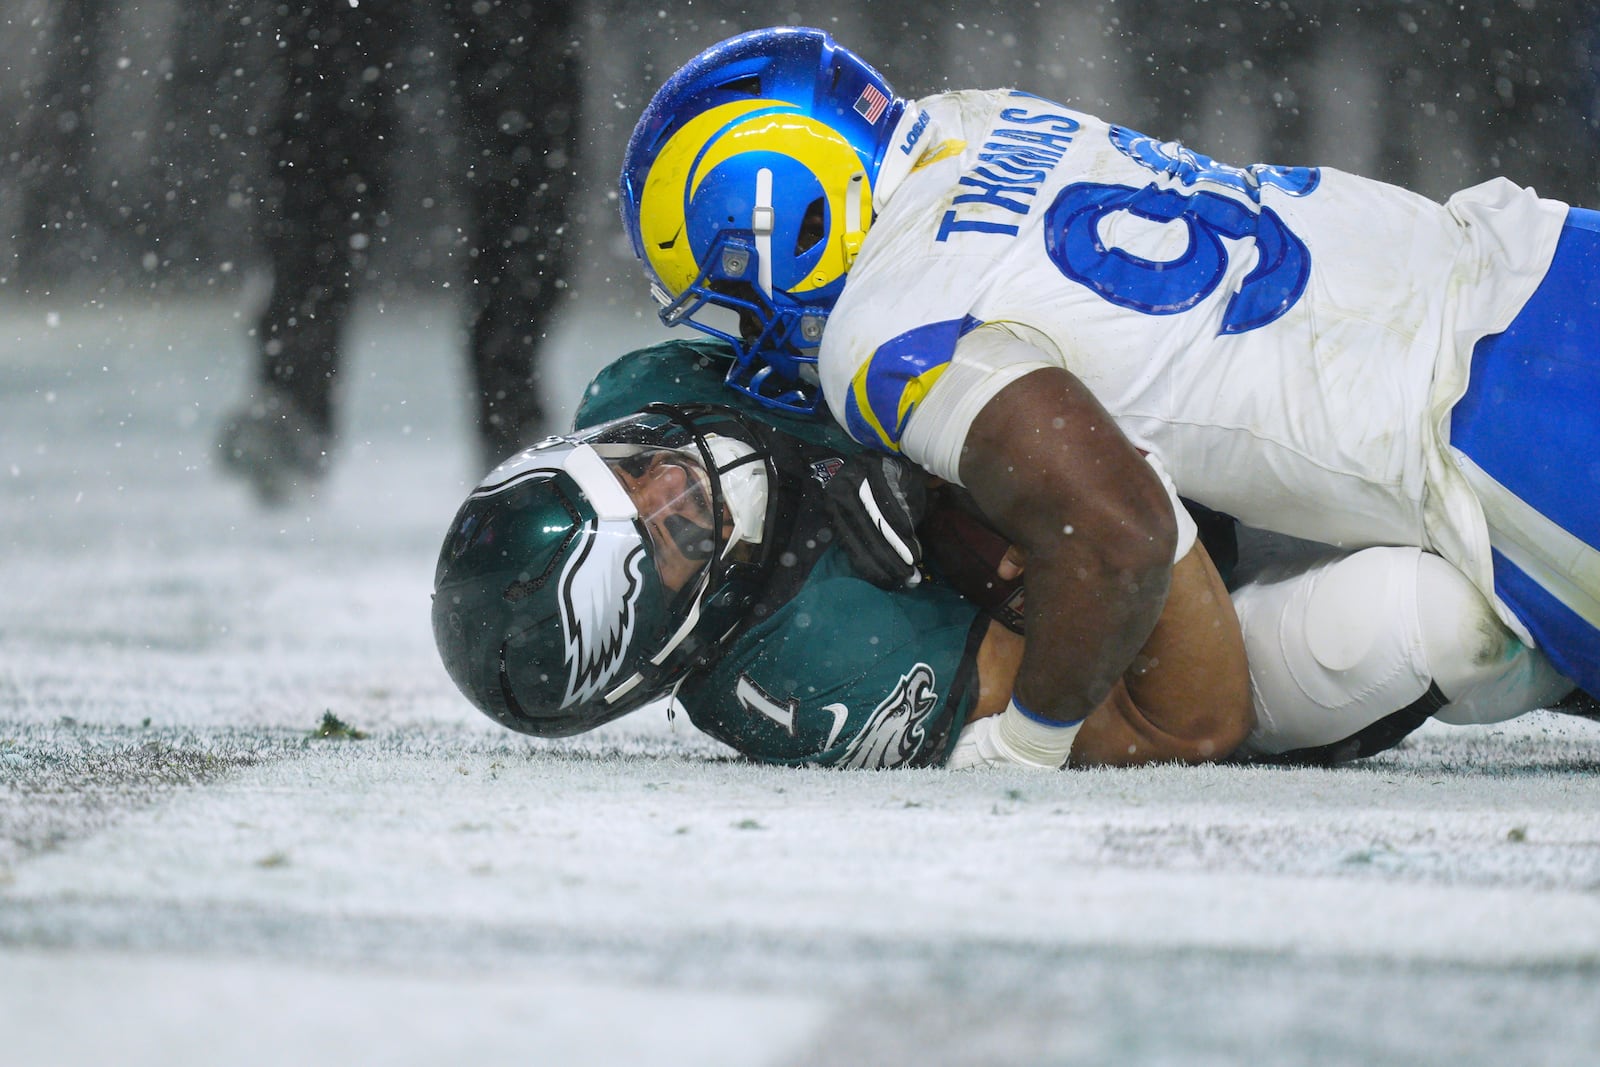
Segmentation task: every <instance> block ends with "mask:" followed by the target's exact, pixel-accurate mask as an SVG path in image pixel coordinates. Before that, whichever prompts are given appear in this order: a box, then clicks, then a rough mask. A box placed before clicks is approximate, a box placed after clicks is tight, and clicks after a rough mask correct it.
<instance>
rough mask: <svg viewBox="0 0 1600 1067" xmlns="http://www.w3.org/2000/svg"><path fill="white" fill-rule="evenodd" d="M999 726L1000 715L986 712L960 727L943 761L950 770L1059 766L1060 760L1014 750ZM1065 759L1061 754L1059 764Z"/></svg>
mask: <svg viewBox="0 0 1600 1067" xmlns="http://www.w3.org/2000/svg"><path fill="white" fill-rule="evenodd" d="M999 726H1000V716H999V715H988V716H985V717H984V718H982V719H973V720H972V721H971V722H969V723H967V725H966V726H964V727H962V729H961V736H960V737H958V738H957V739H956V747H955V748H954V749H953V750H952V751H951V753H950V758H949V759H948V760H946V761H945V766H946V767H948V768H950V769H951V770H953V771H964V770H970V769H972V768H974V767H1026V768H1027V769H1028V770H1030V771H1056V770H1060V769H1061V764H1060V763H1058V764H1051V763H1047V762H1040V761H1038V760H1035V759H1029V758H1028V757H1026V756H1024V755H1023V754H1021V753H1019V752H1018V751H1016V749H1014V748H1013V747H1012V746H1010V745H1008V744H1007V743H1006V740H1005V733H1004V731H1002V730H1000V729H999ZM1066 761H1067V758H1066V756H1065V755H1063V756H1062V757H1061V763H1065V762H1066Z"/></svg>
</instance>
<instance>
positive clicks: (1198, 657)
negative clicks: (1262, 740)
mask: <svg viewBox="0 0 1600 1067" xmlns="http://www.w3.org/2000/svg"><path fill="white" fill-rule="evenodd" d="M1254 725H1255V712H1254V708H1253V706H1252V704H1251V700H1250V675H1249V670H1248V668H1247V666H1246V664H1245V653H1244V638H1243V637H1242V635H1241V634H1240V631H1239V620H1238V617H1237V616H1236V615H1235V614H1234V610H1233V601H1232V600H1230V599H1229V598H1228V592H1227V589H1226V588H1225V587H1224V586H1223V584H1222V578H1221V576H1219V575H1218V574H1217V570H1216V567H1214V566H1213V565H1212V563H1211V557H1210V556H1208V555H1207V554H1206V551H1205V548H1204V547H1203V546H1201V545H1199V544H1196V545H1195V547H1194V549H1193V550H1192V551H1190V552H1189V554H1188V555H1187V556H1185V557H1184V558H1183V559H1182V560H1180V561H1179V562H1178V565H1177V566H1176V567H1175V568H1173V574H1172V587H1171V591H1170V592H1169V593H1168V595H1167V604H1166V608H1165V610H1164V611H1163V612H1162V613H1161V618H1160V620H1159V621H1157V623H1156V627H1155V629H1154V630H1153V631H1152V632H1151V634H1150V639H1149V640H1148V641H1146V642H1145V645H1144V647H1143V648H1142V649H1141V650H1140V652H1139V655H1138V656H1136V657H1135V658H1134V663H1133V666H1132V667H1131V668H1130V669H1129V670H1128V671H1127V673H1126V674H1124V675H1123V684H1121V685H1119V686H1117V687H1116V688H1115V689H1114V690H1113V692H1112V694H1111V696H1110V697H1109V698H1108V699H1107V700H1106V701H1105V702H1104V703H1102V704H1101V706H1100V707H1098V708H1096V709H1095V710H1094V712H1092V713H1091V714H1090V715H1089V717H1088V719H1086V720H1085V721H1084V724H1083V728H1082V729H1081V730H1079V731H1078V736H1077V738H1076V739H1074V741H1073V744H1072V757H1071V764H1072V766H1074V767H1092V766H1108V765H1109V766H1126V765H1130V764H1137V763H1153V762H1164V761H1181V762H1185V763H1201V762H1206V761H1209V760H1217V759H1222V758H1223V757H1225V756H1227V755H1229V754H1230V753H1231V752H1232V751H1233V750H1234V749H1235V748H1236V747H1237V746H1238V745H1239V743H1240V742H1241V741H1243V740H1244V738H1245V737H1246V736H1247V735H1248V734H1249V732H1250V730H1251V728H1252V727H1253V726H1254Z"/></svg>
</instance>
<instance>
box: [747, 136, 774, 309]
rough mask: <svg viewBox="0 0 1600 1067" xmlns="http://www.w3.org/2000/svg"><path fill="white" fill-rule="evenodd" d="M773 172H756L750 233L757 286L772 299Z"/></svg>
mask: <svg viewBox="0 0 1600 1067" xmlns="http://www.w3.org/2000/svg"><path fill="white" fill-rule="evenodd" d="M773 218H774V216H773V211H772V171H770V170H768V169H767V168H766V167H762V168H761V169H760V170H758V171H757V172H756V206H755V207H754V208H752V209H751V211H750V232H751V233H752V234H753V235H754V236H755V239H756V284H757V285H759V286H760V287H761V292H762V293H763V294H764V295H765V296H766V298H767V299H768V300H771V299H772V225H773Z"/></svg>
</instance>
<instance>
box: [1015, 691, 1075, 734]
mask: <svg viewBox="0 0 1600 1067" xmlns="http://www.w3.org/2000/svg"><path fill="white" fill-rule="evenodd" d="M1011 706H1012V707H1013V708H1015V709H1016V711H1017V714H1019V715H1021V716H1022V717H1023V718H1024V719H1027V720H1028V721H1030V722H1036V723H1038V724H1039V725H1040V726H1053V727H1055V728H1056V729H1060V730H1065V729H1068V728H1070V727H1073V726H1079V725H1082V723H1083V719H1081V718H1080V719H1073V720H1072V721H1071V722H1062V721H1061V720H1060V719H1050V718H1046V717H1045V716H1043V715H1040V714H1039V713H1038V712H1036V711H1029V710H1028V709H1027V708H1025V707H1023V706H1022V701H1020V700H1018V699H1017V695H1016V694H1015V693H1012V694H1011Z"/></svg>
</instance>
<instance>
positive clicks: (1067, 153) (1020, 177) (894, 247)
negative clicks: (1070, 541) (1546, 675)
mask: <svg viewBox="0 0 1600 1067" xmlns="http://www.w3.org/2000/svg"><path fill="white" fill-rule="evenodd" d="M874 201H875V203H874V206H875V208H876V209H877V212H878V214H877V218H876V220H875V221H874V223H873V225H872V228H871V230H870V231H869V232H868V235H867V239H866V242H865V244H864V246H863V248H862V251H861V255H860V256H859V258H858V259H857V260H856V262H855V263H854V265H853V266H852V268H851V270H850V274H849V279H848V281H847V283H846V285H845V288H844V291H843V293H842V295H841V296H840V298H839V301H838V303H837V305H836V307H835V308H834V310H833V313H832V314H831V315H830V317H829V319H828V325H827V328H826V330H825V331H824V334H823V340H822V347H821V351H820V355H819V363H820V368H819V369H820V373H821V378H822V384H823V389H824V392H825V394H826V397H827V400H828V403H829V406H830V407H831V408H832V410H833V411H834V412H835V413H836V415H837V417H838V418H839V420H840V421H841V422H842V423H843V424H844V425H845V428H846V429H847V430H849V432H850V433H851V435H852V436H854V437H855V438H856V439H857V440H860V441H862V442H864V443H867V444H870V445H875V446H877V447H879V448H887V449H891V450H897V451H903V452H904V453H905V454H906V455H907V456H909V457H910V458H911V459H913V460H914V461H916V462H917V463H919V464H920V465H922V466H924V467H926V468H927V469H929V470H930V471H932V472H933V473H934V474H937V475H939V476H941V477H944V478H947V479H950V480H953V481H959V480H960V471H959V457H960V450H961V445H962V443H963V441H964V440H965V438H966V435H967V430H968V428H969V427H970V425H971V422H972V419H973V418H974V417H975V416H976V415H977V413H978V411H979V410H980V409H981V408H982V407H983V406H984V405H985V404H986V403H987V402H988V401H989V400H990V399H991V398H993V396H994V395H995V394H996V393H998V392H999V391H1000V390H1001V389H1003V388H1004V387H1005V386H1006V385H1008V384H1010V383H1011V382H1012V381H1015V380H1016V379H1017V378H1019V377H1021V376H1022V375H1024V374H1027V373H1030V372H1031V371H1033V370H1035V369H1038V368H1039V367H1042V366H1059V367H1064V368H1066V369H1067V370H1069V371H1071V372H1072V373H1073V374H1074V375H1076V376H1077V377H1078V378H1079V379H1080V380H1081V381H1082V382H1083V383H1084V384H1085V385H1086V386H1087V387H1088V388H1089V389H1090V390H1091V391H1092V392H1093V393H1094V395H1095V397H1096V398H1097V399H1098V400H1099V401H1100V403H1101V404H1103V405H1104V406H1105V407H1106V408H1107V410H1109V411H1110V412H1111V414H1112V416H1113V417H1114V418H1115V419H1116V421H1117V424H1118V425H1119V426H1120V427H1121V429H1122V430H1123V432H1124V433H1125V434H1126V435H1127V436H1128V437H1129V439H1131V440H1132V442H1133V443H1134V444H1135V445H1136V446H1137V447H1139V448H1141V449H1144V450H1145V451H1147V452H1150V453H1153V454H1154V455H1156V456H1158V457H1159V459H1160V462H1161V465H1162V466H1163V467H1165V469H1166V470H1167V472H1168V473H1169V474H1170V475H1171V476H1172V479H1173V480H1174V481H1175V482H1176V484H1177V487H1178V490H1179V492H1180V493H1181V494H1182V495H1183V496H1185V497H1188V498H1190V499H1192V500H1195V501H1198V502H1199V503H1202V504H1204V505H1206V506H1208V507H1211V508H1215V509H1217V510H1219V511H1224V512H1227V513H1228V514H1231V515H1234V516H1236V517H1237V518H1238V519H1240V520H1241V521H1242V522H1244V523H1246V524H1248V525H1251V526H1255V527H1259V528H1262V529H1267V530H1275V531H1279V532H1282V533H1286V534H1291V535H1294V536H1298V537H1303V538H1308V539H1311V540H1315V541H1320V542H1324V543H1328V544H1335V545H1342V546H1349V547H1360V546H1367V545H1379V544H1391V545H1415V546H1419V547H1423V548H1429V549H1432V550H1434V551H1437V552H1439V553H1440V554H1442V555H1444V556H1445V557H1446V558H1447V559H1449V560H1451V561H1452V562H1453V563H1455V564H1456V565H1457V566H1458V567H1460V568H1461V569H1462V570H1463V571H1464V572H1465V573H1466V574H1467V575H1468V576H1469V577H1471V578H1472V580H1473V581H1474V583H1475V584H1477V585H1478V586H1479V587H1480V588H1482V589H1483V590H1484V591H1485V592H1486V593H1490V595H1491V596H1492V592H1491V591H1492V574H1491V570H1490V568H1491V561H1490V555H1489V547H1488V532H1487V528H1486V526H1485V523H1484V519H1483V514H1482V509H1481V508H1480V506H1479V505H1478V503H1477V500H1476V498H1475V497H1474V496H1473V494H1472V492H1471V490H1470V488H1468V487H1467V485H1466V483H1465V481H1464V479H1463V477H1462V475H1461V473H1460V471H1459V470H1458V469H1457V467H1456V465H1455V463H1454V461H1453V460H1452V458H1451V455H1450V452H1449V449H1448V441H1449V422H1448V420H1449V412H1450V409H1451V407H1452V406H1453V405H1454V404H1455V402H1456V401H1457V400H1458V399H1460V397H1461V396H1462V394H1463V392H1464V391H1465V389H1466V380H1467V371H1468V364H1469V360H1470V358H1471V353H1472V348H1473V345H1474V344H1475V343H1476V342H1477V341H1478V340H1479V339H1480V338H1482V337H1484V336H1487V335H1489V334H1493V333H1498V332H1500V331H1503V330H1504V329H1505V328H1506V326H1507V325H1509V324H1510V322H1511V320H1512V319H1513V317H1515V315H1516V313H1517V311H1518V310H1519V309H1520V308H1521V307H1522V305H1523V303H1524V302H1525V301H1526V300H1527V299H1528V297H1529V296H1530V295H1531V294H1532V292H1533V290H1534V289H1535V288H1536V287H1537V285H1538V283H1539V281H1540V279H1541V278H1542V277H1543V276H1544V273H1545V270H1546V269H1547V267H1548V266H1549V263H1550V260H1551V257H1552V256H1553V254H1554V251H1555V245H1556V240H1557V237H1558V235H1559V233H1560V230H1561V226H1562V223H1563V221H1564V220H1565V217H1566V211H1567V208H1566V205H1564V204H1560V203H1558V202H1556V201H1552V200H1544V199H1540V198H1539V197H1537V196H1536V195H1535V194H1534V193H1532V192H1531V191H1529V190H1526V189H1522V188H1520V187H1518V186H1516V185H1514V184H1512V183H1511V182H1509V181H1506V180H1504V179H1498V180H1496V181H1492V182H1489V183H1486V184H1484V185H1480V186H1477V187H1475V188H1472V189H1468V190H1466V191H1464V192H1461V193H1458V194H1457V195H1456V196H1454V197H1452V198H1451V199H1450V201H1449V202H1448V203H1446V204H1444V205H1440V204H1438V203H1435V202H1433V201H1431V200H1428V199H1426V198H1424V197H1421V196H1418V195H1415V194H1413V193H1410V192H1407V191H1405V190H1403V189H1399V188H1396V187H1394V186H1390V185H1385V184H1383V183H1380V182H1374V181H1370V180H1367V179H1363V178H1359V177H1356V176H1353V175H1350V174H1345V173H1342V172H1340V171H1337V170H1331V169H1328V168H1303V167H1269V166H1263V165H1256V166H1252V167H1244V168H1241V167H1231V166H1226V165H1223V164H1219V163H1217V162H1215V161H1213V160H1211V159H1208V158H1206V157H1205V156H1202V155H1199V154H1197V153H1194V152H1191V151H1189V150H1188V149H1185V148H1183V147H1182V146H1181V145H1177V144H1173V143H1160V142H1156V141H1154V140H1152V139H1151V138H1148V137H1143V136H1141V135H1139V134H1136V133H1133V132H1132V131H1129V130H1126V129H1123V128H1121V127H1117V126H1111V125H1108V124H1107V123H1105V122H1103V121H1101V120H1099V119H1096V118H1093V117H1091V116H1089V115H1085V114H1082V113H1080V112H1077V111H1073V110H1071V109H1069V108H1066V107H1063V106H1062V105H1060V104H1056V103H1052V102H1050V101H1047V100H1042V99H1039V98H1037V97H1033V96H1029V95H1027V94H1021V93H1011V92H1006V91H1003V90H1001V91H985V92H959V93H948V94H942V95H938V96H933V97H929V98H927V99H926V100H923V101H921V102H919V103H918V104H917V105H916V106H913V107H911V108H909V109H908V110H907V112H906V116H905V117H904V119H902V121H901V123H900V125H899V127H898V128H897V129H896V131H895V134H894V139H893V141H892V142H891V146H890V148H889V161H888V162H886V163H885V165H884V167H883V170H882V172H881V174H880V176H879V183H878V187H877V189H875V190H874ZM1514 625H1515V624H1514ZM1518 629H1519V630H1520V626H1519V627H1518Z"/></svg>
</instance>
